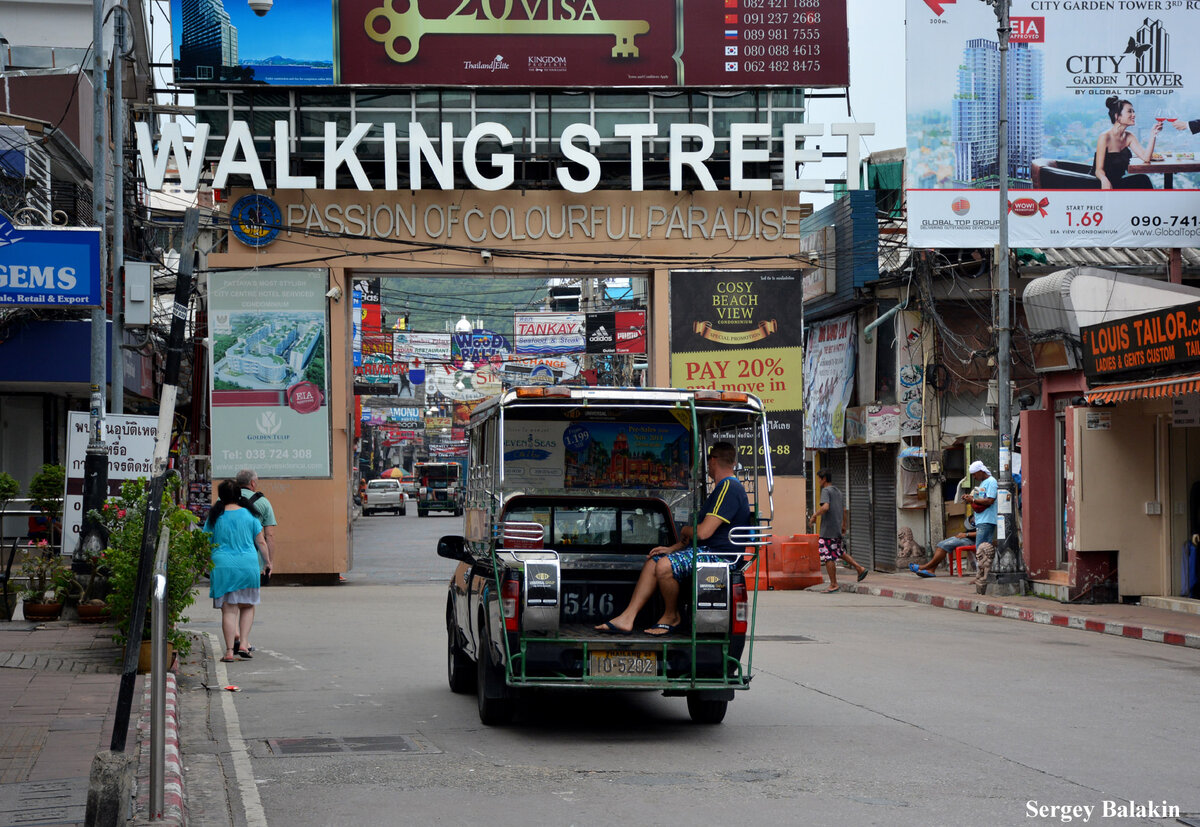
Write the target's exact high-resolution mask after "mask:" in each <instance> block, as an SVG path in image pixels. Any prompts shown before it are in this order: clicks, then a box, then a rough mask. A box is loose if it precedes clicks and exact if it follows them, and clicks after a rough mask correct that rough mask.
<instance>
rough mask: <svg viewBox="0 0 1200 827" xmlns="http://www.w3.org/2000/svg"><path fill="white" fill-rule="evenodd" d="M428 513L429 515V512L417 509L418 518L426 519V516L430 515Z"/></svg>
mask: <svg viewBox="0 0 1200 827" xmlns="http://www.w3.org/2000/svg"><path fill="white" fill-rule="evenodd" d="M428 513H429V512H428V511H426V510H425V509H424V508H418V509H417V516H418V517H424V516H425V515H426V514H428Z"/></svg>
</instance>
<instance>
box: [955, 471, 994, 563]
mask: <svg viewBox="0 0 1200 827" xmlns="http://www.w3.org/2000/svg"><path fill="white" fill-rule="evenodd" d="M968 470H969V471H970V473H971V481H972V482H973V483H975V487H974V488H972V489H971V493H970V494H964V495H963V502H965V503H966V504H967V505H969V506H971V509H972V510H973V511H974V512H975V546H976V548H978V547H979V546H981V545H983V544H984V543H995V542H996V512H997V508H996V493H997V489H998V487H999V486H998V485H997V483H996V478H995V477H993V476H992V472H991V471H989V470H988V467H987V466H986V465H984V464H983V463H982V462H980V461H979V460H975V461H974V462H972V463H971V467H970V469H968Z"/></svg>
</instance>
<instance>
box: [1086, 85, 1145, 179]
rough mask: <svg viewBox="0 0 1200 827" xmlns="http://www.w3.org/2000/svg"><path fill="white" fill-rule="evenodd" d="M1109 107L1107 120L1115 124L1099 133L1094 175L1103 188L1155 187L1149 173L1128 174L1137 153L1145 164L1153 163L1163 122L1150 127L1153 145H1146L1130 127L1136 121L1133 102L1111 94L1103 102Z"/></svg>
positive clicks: (1093, 165)
mask: <svg viewBox="0 0 1200 827" xmlns="http://www.w3.org/2000/svg"><path fill="white" fill-rule="evenodd" d="M1104 103H1105V105H1106V106H1107V107H1108V119H1109V120H1110V121H1112V126H1111V127H1109V128H1108V129H1106V130H1104V131H1103V132H1101V133H1100V140H1099V141H1098V142H1097V145H1096V157H1095V158H1094V159H1093V160H1092V169H1091V173H1092V175H1095V176H1096V177H1097V178H1099V179H1100V189H1102V190H1111V189H1118V190H1149V189H1154V185H1153V184H1151V183H1150V176H1149V175H1126V174H1125V171H1126V170H1127V169H1129V164H1130V163H1131V162H1132V161H1133V156H1134V155H1136V156H1137V157H1138V158H1140V159H1141V160H1142V162H1143V163H1146V164H1148V163H1150V159H1151V158H1152V157H1153V156H1154V142H1155V141H1156V140H1157V139H1158V133H1159V132H1161V131H1162V123H1161V122H1159V123H1156V124H1154V126H1153V127H1152V128H1151V130H1150V145H1149V146H1148V147H1143V146H1142V144H1141V142H1140V141H1139V140H1138V139H1137V135H1134V134H1133V133H1132V132H1131V131H1130V128H1131V127H1132V126H1133V125H1134V123H1135V122H1136V120H1137V119H1136V116H1135V115H1134V112H1133V104H1132V103H1130V102H1129V101H1127V100H1124V99H1122V98H1118V97H1117V96H1116V95H1109V97H1108V99H1107V100H1106V101H1105V102H1104Z"/></svg>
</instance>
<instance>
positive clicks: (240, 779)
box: [208, 632, 267, 827]
mask: <svg viewBox="0 0 1200 827" xmlns="http://www.w3.org/2000/svg"><path fill="white" fill-rule="evenodd" d="M208 639H209V642H210V643H211V645H212V651H213V652H214V653H216V652H224V651H225V643H224V642H223V641H221V640H220V639H218V638H217V636H216V635H215V634H214V633H212V632H209V633H208ZM216 667H217V685H218V686H221V687H224V686H226V685H227V684H228V682H229V675H228V673H227V672H226V670H225V664H223V663H221V660H220V659H219V658H217V659H216ZM221 708H222V710H223V711H224V712H225V736H226V737H227V738H228V739H229V755H230V758H231V759H232V760H233V772H234V775H235V776H236V777H237V783H238V789H239V790H240V791H241V797H242V805H243V806H244V807H245V808H246V825H247V827H267V816H266V813H264V812H263V806H262V799H261V798H259V797H258V785H257V784H255V783H254V769H253V767H251V766H250V752H249V750H247V749H246V741H245V740H244V739H243V738H242V729H241V723H240V722H239V721H238V714H237V708H236V707H235V706H234V705H233V693H232V692H225V691H224V690H222V692H221Z"/></svg>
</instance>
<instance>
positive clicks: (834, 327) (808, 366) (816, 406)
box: [804, 313, 858, 449]
mask: <svg viewBox="0 0 1200 827" xmlns="http://www.w3.org/2000/svg"><path fill="white" fill-rule="evenodd" d="M857 341H858V325H857V324H856V323H855V316H854V314H853V313H851V314H849V315H847V316H839V317H838V318H836V319H831V320H829V321H827V322H817V323H816V324H812V325H809V327H808V345H807V347H805V349H804V410H805V411H806V412H807V414H808V416H807V417H806V418H805V420H804V445H805V447H808V448H817V449H824V448H844V447H846V430H845V429H846V408H847V407H849V405H850V392H851V391H852V390H853V389H854V359H855V356H856V354H857V347H856V342H857Z"/></svg>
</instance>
